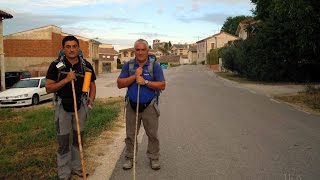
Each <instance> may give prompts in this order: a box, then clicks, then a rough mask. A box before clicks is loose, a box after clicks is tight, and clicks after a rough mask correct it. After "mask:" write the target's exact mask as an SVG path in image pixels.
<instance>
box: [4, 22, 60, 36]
mask: <svg viewBox="0 0 320 180" xmlns="http://www.w3.org/2000/svg"><path fill="white" fill-rule="evenodd" d="M48 28H57V29H59V31H61V28H60V27H58V26H55V25H47V26H41V27H37V28H33V29H27V30H24V31H20V32H16V33H12V34H8V35H6V36H5V37H7V36H14V35H17V34H22V33H25V32H30V31H36V30H41V29H48Z"/></svg>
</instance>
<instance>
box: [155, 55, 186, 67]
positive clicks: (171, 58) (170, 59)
mask: <svg viewBox="0 0 320 180" xmlns="http://www.w3.org/2000/svg"><path fill="white" fill-rule="evenodd" d="M157 61H158V62H159V63H166V64H168V65H169V66H176V65H180V64H181V56H180V55H165V56H161V57H160V58H159V59H158V60H157Z"/></svg>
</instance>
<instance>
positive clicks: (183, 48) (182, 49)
mask: <svg viewBox="0 0 320 180" xmlns="http://www.w3.org/2000/svg"><path fill="white" fill-rule="evenodd" d="M188 49H189V45H188V44H174V45H172V47H171V52H172V54H174V55H179V56H188Z"/></svg>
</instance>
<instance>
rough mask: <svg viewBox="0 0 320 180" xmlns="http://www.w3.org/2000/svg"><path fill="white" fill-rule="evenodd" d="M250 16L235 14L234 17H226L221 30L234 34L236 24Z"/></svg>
mask: <svg viewBox="0 0 320 180" xmlns="http://www.w3.org/2000/svg"><path fill="white" fill-rule="evenodd" d="M247 18H250V16H235V17H228V18H227V19H226V21H225V22H224V24H223V26H222V28H221V31H224V32H227V33H230V34H233V35H235V34H236V31H237V28H238V25H239V23H240V22H241V21H243V20H245V19H247Z"/></svg>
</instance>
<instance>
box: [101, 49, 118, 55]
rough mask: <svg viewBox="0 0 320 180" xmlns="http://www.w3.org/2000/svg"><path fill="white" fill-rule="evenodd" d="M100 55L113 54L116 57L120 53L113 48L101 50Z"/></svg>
mask: <svg viewBox="0 0 320 180" xmlns="http://www.w3.org/2000/svg"><path fill="white" fill-rule="evenodd" d="M99 54H111V55H116V54H118V52H117V51H116V50H114V49H113V48H99Z"/></svg>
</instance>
